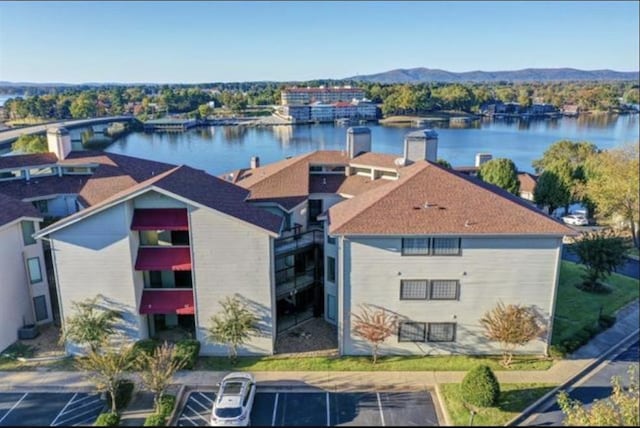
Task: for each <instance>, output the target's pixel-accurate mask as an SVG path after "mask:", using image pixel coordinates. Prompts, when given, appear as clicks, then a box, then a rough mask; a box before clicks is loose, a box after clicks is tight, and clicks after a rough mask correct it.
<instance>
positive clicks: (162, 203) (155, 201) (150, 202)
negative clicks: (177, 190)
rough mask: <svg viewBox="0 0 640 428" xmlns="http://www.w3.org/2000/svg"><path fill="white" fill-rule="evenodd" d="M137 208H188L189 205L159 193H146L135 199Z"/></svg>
mask: <svg viewBox="0 0 640 428" xmlns="http://www.w3.org/2000/svg"><path fill="white" fill-rule="evenodd" d="M134 206H135V208H186V207H187V205H186V204H185V203H183V202H180V201H178V200H176V199H173V198H170V197H169V196H166V195H163V194H162V193H158V192H153V191H150V192H146V193H144V194H142V195H140V196H138V197H136V198H135V201H134Z"/></svg>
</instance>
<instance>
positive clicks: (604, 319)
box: [598, 315, 616, 329]
mask: <svg viewBox="0 0 640 428" xmlns="http://www.w3.org/2000/svg"><path fill="white" fill-rule="evenodd" d="M598 322H599V324H600V326H601V327H602V328H603V329H607V328H609V327H611V326H613V325H614V324H615V323H616V316H615V315H602V316H601V317H600V319H599V320H598Z"/></svg>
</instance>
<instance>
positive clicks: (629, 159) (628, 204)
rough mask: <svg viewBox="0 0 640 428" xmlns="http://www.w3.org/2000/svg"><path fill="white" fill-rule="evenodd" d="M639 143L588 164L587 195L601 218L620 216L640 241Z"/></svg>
mask: <svg viewBox="0 0 640 428" xmlns="http://www.w3.org/2000/svg"><path fill="white" fill-rule="evenodd" d="M638 152H639V143H638V142H636V143H635V144H629V145H626V146H624V147H621V148H618V149H613V150H607V151H605V152H602V153H599V154H598V155H597V156H595V157H594V158H593V159H592V160H591V161H590V162H588V164H587V176H588V177H589V180H588V182H587V195H588V197H589V199H590V200H591V201H593V202H594V204H595V205H596V210H597V212H598V214H599V215H603V216H611V215H615V214H617V215H620V216H622V218H624V220H625V226H626V227H627V228H628V229H629V230H630V231H631V234H632V236H633V243H634V245H635V246H636V247H638V246H640V243H639V242H638V241H639V240H638V229H637V224H638V221H639V217H640V214H639V210H640V188H639V184H638V183H639V181H640V172H639V170H640V161H639V160H638V155H639V153H638Z"/></svg>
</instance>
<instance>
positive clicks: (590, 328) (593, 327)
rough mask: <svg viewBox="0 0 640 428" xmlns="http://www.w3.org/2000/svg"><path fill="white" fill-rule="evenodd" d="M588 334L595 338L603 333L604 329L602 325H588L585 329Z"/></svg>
mask: <svg viewBox="0 0 640 428" xmlns="http://www.w3.org/2000/svg"><path fill="white" fill-rule="evenodd" d="M584 329H585V330H586V331H587V332H589V334H590V337H593V336H595V335H596V334H598V333H600V332H601V331H602V327H601V325H600V324H597V325H588V326H586V327H585V328H584Z"/></svg>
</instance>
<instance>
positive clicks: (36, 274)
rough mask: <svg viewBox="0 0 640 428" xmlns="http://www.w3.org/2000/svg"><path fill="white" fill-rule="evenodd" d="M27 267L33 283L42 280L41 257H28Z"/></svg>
mask: <svg viewBox="0 0 640 428" xmlns="http://www.w3.org/2000/svg"><path fill="white" fill-rule="evenodd" d="M27 268H28V271H29V281H30V282H31V284H35V283H37V282H41V281H42V270H41V269H40V259H39V258H38V257H32V258H30V259H27Z"/></svg>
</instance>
